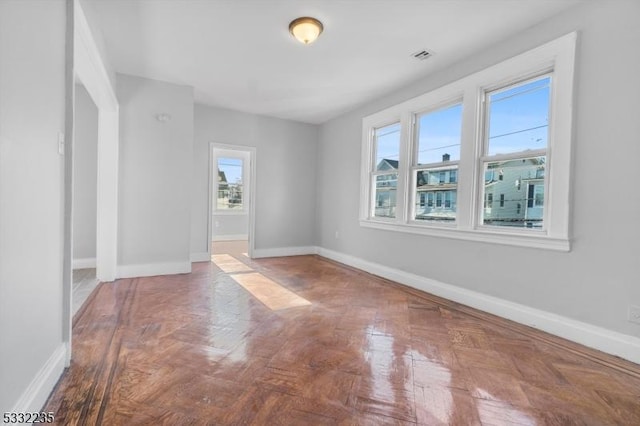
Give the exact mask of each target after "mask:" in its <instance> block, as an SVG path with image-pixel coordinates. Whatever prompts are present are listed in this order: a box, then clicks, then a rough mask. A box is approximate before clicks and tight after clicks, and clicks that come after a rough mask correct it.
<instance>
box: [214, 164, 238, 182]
mask: <svg viewBox="0 0 640 426" xmlns="http://www.w3.org/2000/svg"><path fill="white" fill-rule="evenodd" d="M218 170H220V171H223V172H224V174H225V176H226V177H227V182H229V183H236V182H237V181H239V180H242V160H241V159H240V158H218Z"/></svg>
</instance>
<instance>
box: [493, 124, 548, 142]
mask: <svg viewBox="0 0 640 426" xmlns="http://www.w3.org/2000/svg"><path fill="white" fill-rule="evenodd" d="M543 127H549V125H548V124H543V125H542V126H536V127H530V128H528V129H524V130H516V131H515V132H510V133H503V134H501V135H495V136H490V137H489V139H495V138H501V137H503V136H509V135H515V134H516V133H523V132H528V131H529V130H536V129H542V128H543Z"/></svg>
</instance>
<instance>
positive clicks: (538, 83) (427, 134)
mask: <svg viewBox="0 0 640 426" xmlns="http://www.w3.org/2000/svg"><path fill="white" fill-rule="evenodd" d="M550 83H551V78H550V77H548V76H547V77H542V78H539V79H536V80H534V81H531V82H529V83H526V84H523V85H519V86H517V87H514V88H511V89H506V90H500V91H496V92H492V93H489V94H488V96H487V101H488V105H489V118H488V123H489V149H488V154H489V155H495V154H508V153H512V152H518V151H523V150H526V149H541V148H546V146H547V141H548V125H549V116H548V113H549V95H550ZM461 120H462V105H461V104H455V105H452V106H448V107H445V108H443V109H440V110H436V111H432V112H429V113H426V114H423V115H421V116H419V118H418V126H419V127H418V129H419V130H418V132H419V137H418V164H429V163H437V162H440V161H442V155H443V154H445V153H446V154H449V155H450V160H451V161H455V160H459V159H460V133H461V132H460V130H461ZM376 134H377V136H378V146H377V152H376V164H377V163H379V162H380V160H381V159H383V158H388V159H392V160H397V159H398V157H399V145H400V125H399V124H393V125H390V126H386V127H383V128H379V129H377V130H376Z"/></svg>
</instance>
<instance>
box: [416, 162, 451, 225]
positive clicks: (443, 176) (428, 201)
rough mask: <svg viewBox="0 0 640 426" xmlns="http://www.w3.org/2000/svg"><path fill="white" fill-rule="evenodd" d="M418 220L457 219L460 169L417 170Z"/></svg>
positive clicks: (444, 220) (442, 220)
mask: <svg viewBox="0 0 640 426" xmlns="http://www.w3.org/2000/svg"><path fill="white" fill-rule="evenodd" d="M415 182H416V189H415V191H416V192H415V200H416V205H415V216H414V219H416V220H429V221H440V222H450V221H453V220H455V219H456V204H457V203H456V198H457V188H458V169H457V168H455V167H452V168H448V169H442V168H439V169H435V170H434V169H425V170H418V171H416V180H415Z"/></svg>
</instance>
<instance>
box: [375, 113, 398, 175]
mask: <svg viewBox="0 0 640 426" xmlns="http://www.w3.org/2000/svg"><path fill="white" fill-rule="evenodd" d="M374 149H375V153H376V163H375V166H376V170H398V160H399V159H400V123H395V124H391V125H389V126H385V127H380V128H378V129H375V133H374Z"/></svg>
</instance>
